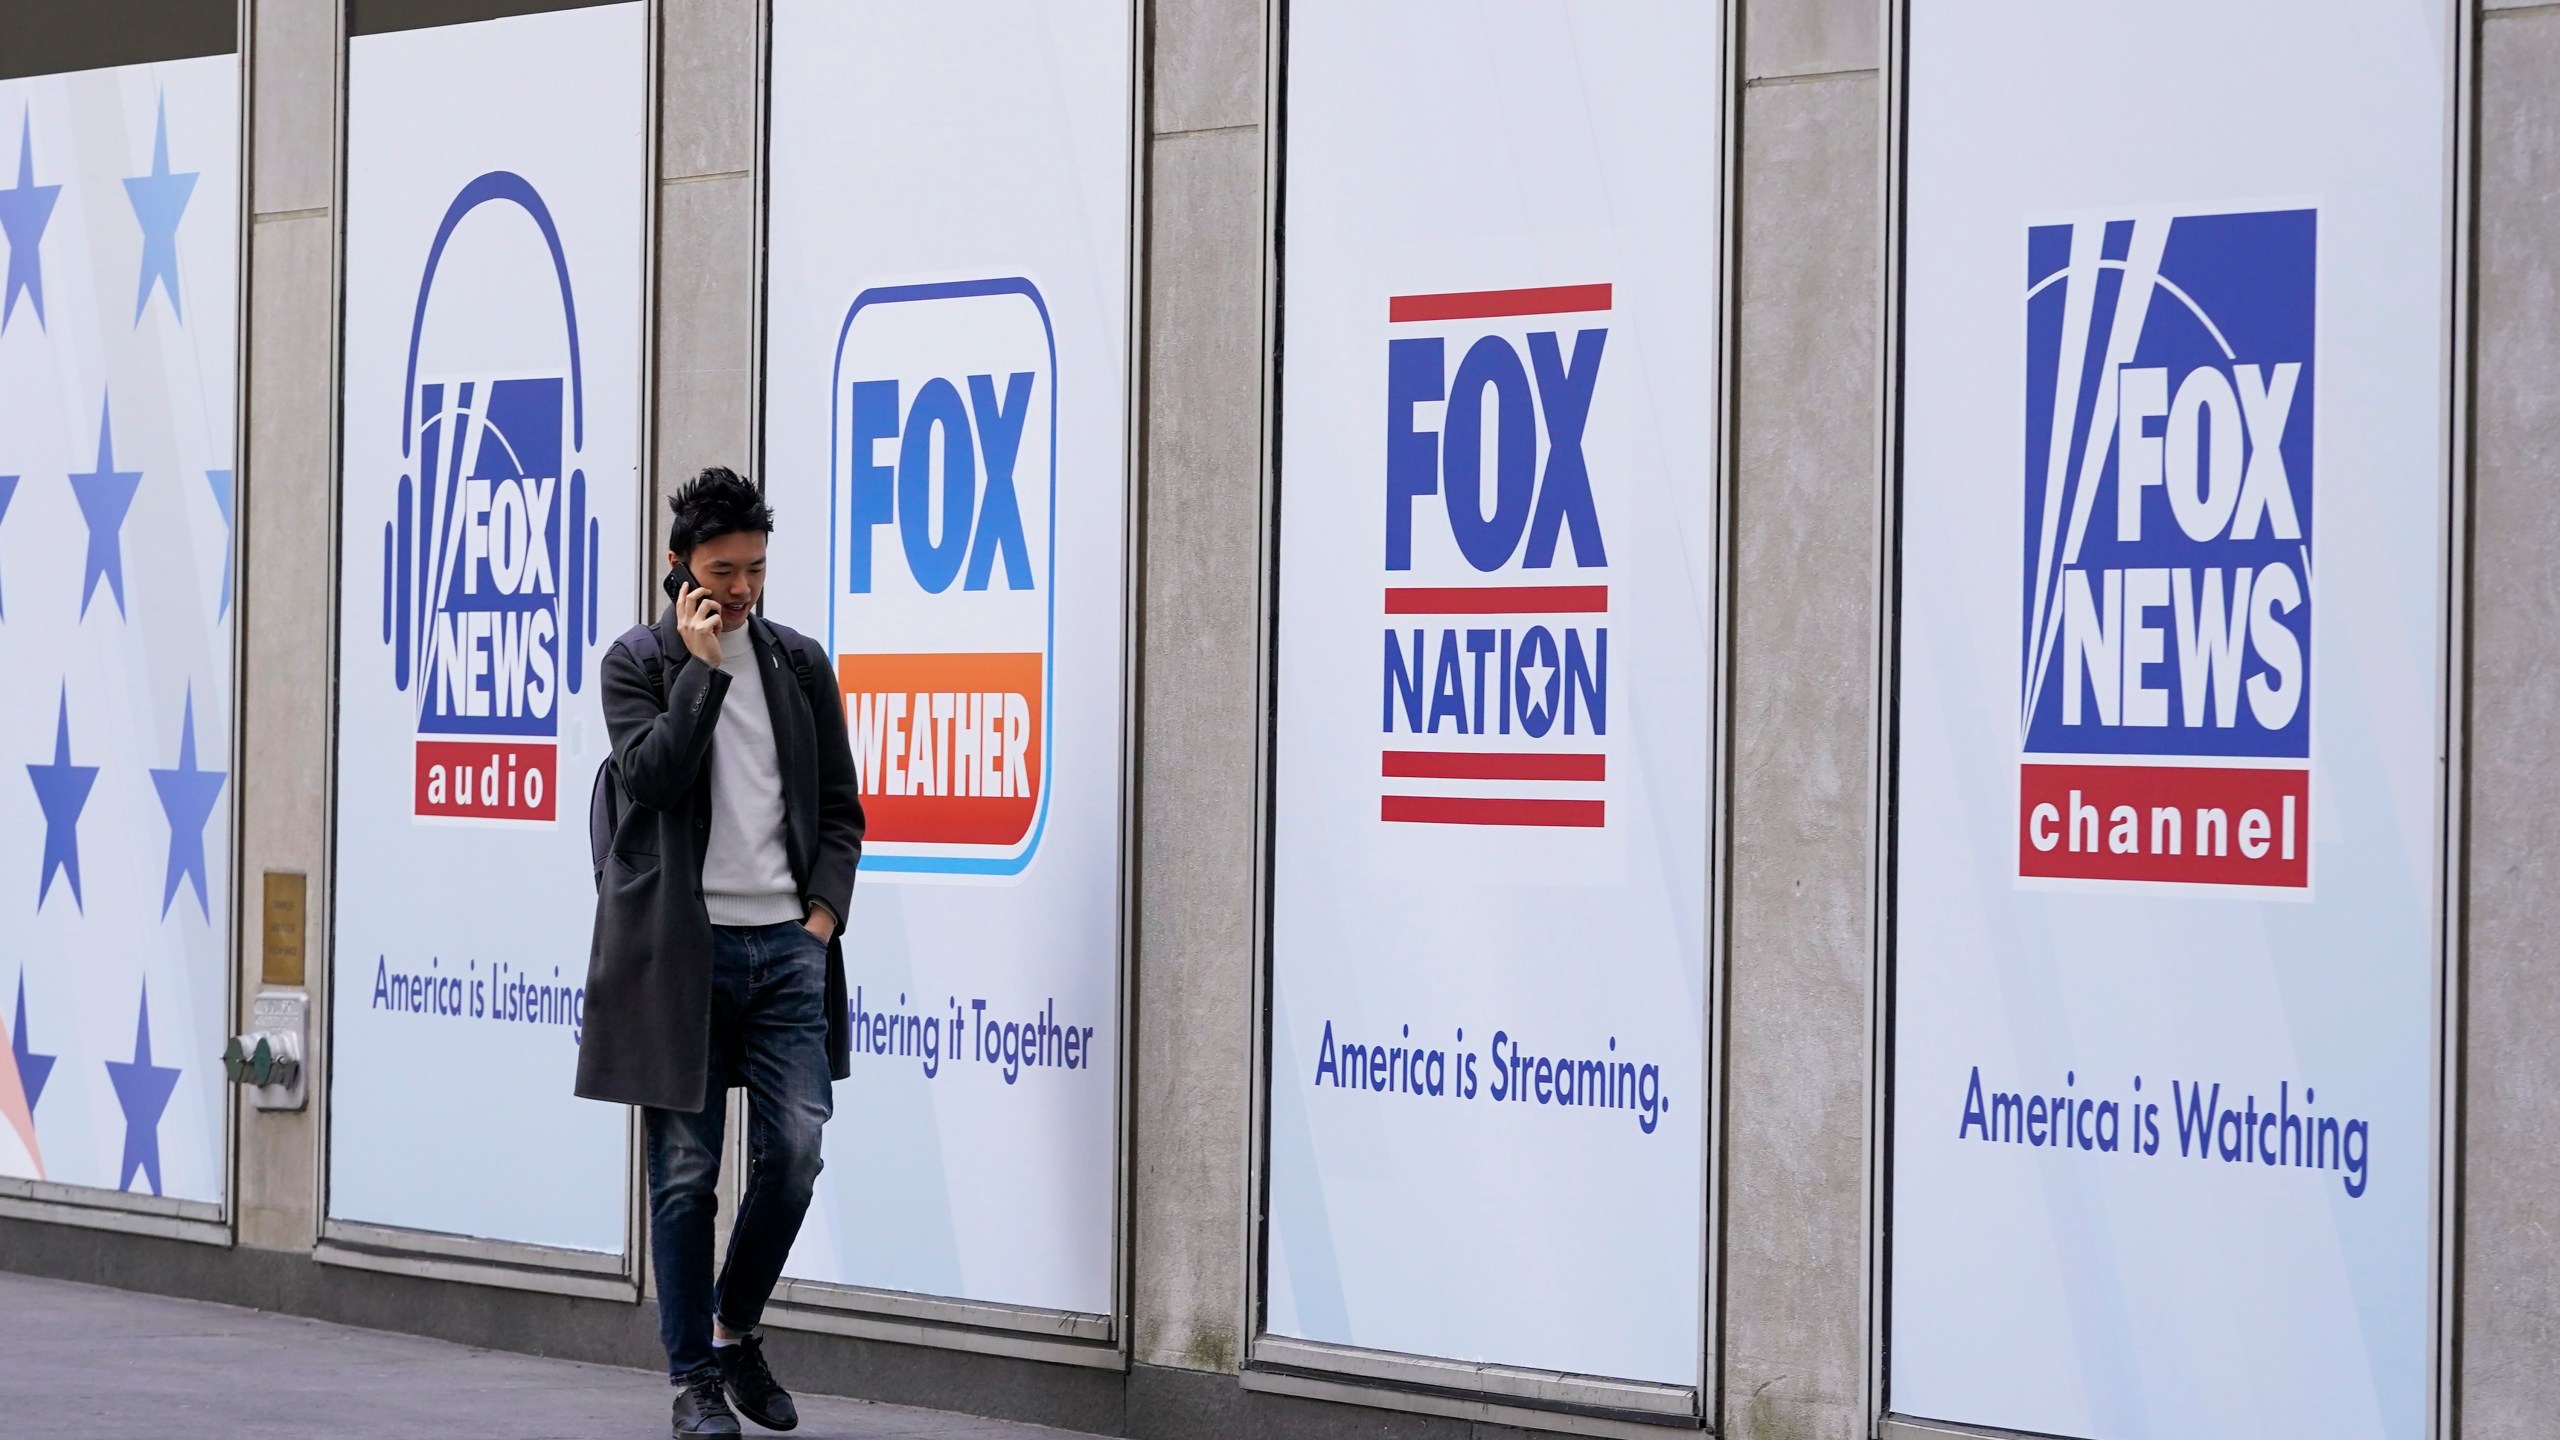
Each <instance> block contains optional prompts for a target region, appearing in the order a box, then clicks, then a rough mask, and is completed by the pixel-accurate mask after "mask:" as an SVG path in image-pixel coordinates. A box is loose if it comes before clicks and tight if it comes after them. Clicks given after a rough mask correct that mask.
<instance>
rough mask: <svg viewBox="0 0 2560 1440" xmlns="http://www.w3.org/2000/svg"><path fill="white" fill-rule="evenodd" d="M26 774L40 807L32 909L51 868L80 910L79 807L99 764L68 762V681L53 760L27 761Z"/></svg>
mask: <svg viewBox="0 0 2560 1440" xmlns="http://www.w3.org/2000/svg"><path fill="white" fill-rule="evenodd" d="M27 779H28V780H30V781H32V782H34V784H35V787H36V804H37V805H38V806H40V807H42V808H43V810H44V874H43V875H42V876H41V877H39V878H38V879H37V881H36V908H37V909H39V910H41V909H43V908H44V902H45V897H46V896H47V895H50V894H52V893H53V877H54V872H56V871H60V872H62V873H63V874H65V875H67V876H68V877H69V878H70V880H71V903H72V904H74V905H77V906H79V907H80V909H81V912H82V913H84V914H85V913H87V911H88V909H89V906H88V902H87V901H85V900H83V899H82V898H81V896H80V811H81V810H82V809H83V808H84V807H86V806H87V805H88V803H89V787H90V786H91V785H94V784H96V783H97V779H98V767H97V766H95V765H74V764H72V763H71V687H69V686H67V685H66V686H64V687H63V690H62V701H61V704H60V705H59V707H58V708H56V709H55V711H54V712H53V763H52V764H50V765H30V766H28V767H27Z"/></svg>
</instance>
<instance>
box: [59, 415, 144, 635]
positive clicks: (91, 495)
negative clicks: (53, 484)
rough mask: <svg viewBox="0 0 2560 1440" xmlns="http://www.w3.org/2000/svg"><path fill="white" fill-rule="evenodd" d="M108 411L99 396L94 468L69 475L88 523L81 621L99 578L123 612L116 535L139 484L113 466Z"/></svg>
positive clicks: (138, 478)
mask: <svg viewBox="0 0 2560 1440" xmlns="http://www.w3.org/2000/svg"><path fill="white" fill-rule="evenodd" d="M109 413H110V412H109V406H108V403H107V401H105V400H103V399H101V400H100V401H99V402H98V468H97V469H95V470H92V471H90V472H88V473H87V474H85V475H74V476H72V477H71V491H72V493H73V494H74V495H77V496H78V497H79V498H80V518H81V519H83V520H86V521H88V522H89V557H88V560H87V562H86V563H85V564H83V565H82V566H81V567H80V616H81V618H82V619H84V620H85V619H87V618H88V615H89V600H90V598H91V597H92V596H94V595H96V594H97V593H98V582H99V581H100V580H101V579H103V580H105V581H106V582H107V588H108V589H109V590H112V591H114V592H115V597H116V613H117V614H118V615H122V614H123V613H124V547H123V546H122V545H120V544H118V543H117V538H118V536H120V535H121V534H122V533H123V531H124V512H125V511H127V510H130V509H132V508H133V492H134V489H135V487H137V486H139V485H140V484H141V483H142V472H141V471H139V470H119V469H117V468H116V441H115V435H114V433H113V431H112V430H111V428H110V426H109V423H108V416H109Z"/></svg>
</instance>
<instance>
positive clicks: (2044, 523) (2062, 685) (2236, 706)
mask: <svg viewBox="0 0 2560 1440" xmlns="http://www.w3.org/2000/svg"><path fill="white" fill-rule="evenodd" d="M2318 237H2319V226H2318V215H2317V212H2315V211H2312V210H2307V209H2304V210H2271V211H2258V212H2251V213H2241V214H2213V215H2176V216H2171V215H2144V216H2139V217H2136V218H2132V219H2122V218H2118V219H2094V220H2088V221H2080V222H2074V223H2070V224H2058V225H2039V226H2035V227H2033V228H2031V229H2029V231H2028V232H2027V395H2026V400H2027V445H2026V462H2027V463H2026V475H2025V480H2026V507H2025V511H2026V535H2025V546H2024V554H2025V558H2026V561H2027V564H2026V569H2025V577H2024V585H2023V594H2022V605H2023V618H2024V624H2023V626H2022V630H2021V646H2020V650H2021V673H2022V678H2023V684H2022V712H2021V726H2022V731H2023V735H2024V744H2023V746H2022V750H2023V754H2022V757H2021V760H2020V763H2019V768H2018V872H2019V874H2020V875H2022V876H2028V877H2040V878H2048V879H2062V880H2074V881H2110V882H2137V883H2146V882H2147V883H2161V882H2167V883H2185V884H2204V885H2238V886H2256V887H2273V888H2277V889H2281V890H2290V891H2296V892H2299V891H2303V890H2307V889H2308V888H2309V886H2310V883H2311V868H2310V853H2311V843H2310V842H2311V711H2312V704H2311V698H2312V686H2311V681H2312V676H2311V658H2312V646H2311V635H2312V603H2313V599H2314V588H2313V584H2312V577H2313V575H2314V573H2315V566H2314V555H2315V551H2314V548H2313V504H2312V502H2313V494H2314V490H2315V481H2316V479H2317V474H2316V471H2315V469H2314V456H2313V453H2312V433H2313V427H2312V415H2313V401H2314V398H2315V396H2316V393H2317V386H2316V379H2317V376H2316V370H2315V364H2314V357H2315V349H2316V347H2315V345H2314V335H2313V318H2314V309H2315V300H2316V296H2317V288H2318V287H2317V273H2318V271H2317V263H2316V262H2317V250H2318Z"/></svg>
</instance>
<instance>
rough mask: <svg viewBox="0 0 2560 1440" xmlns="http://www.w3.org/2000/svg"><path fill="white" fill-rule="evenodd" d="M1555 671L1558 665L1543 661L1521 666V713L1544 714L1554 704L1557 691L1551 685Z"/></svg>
mask: <svg viewBox="0 0 2560 1440" xmlns="http://www.w3.org/2000/svg"><path fill="white" fill-rule="evenodd" d="M1555 673H1556V667H1554V666H1553V665H1548V664H1545V663H1543V662H1538V663H1531V664H1526V665H1523V666H1521V667H1520V697H1519V698H1520V713H1521V714H1523V715H1543V714H1545V713H1546V712H1547V711H1548V710H1549V709H1550V708H1551V707H1553V706H1554V704H1555V703H1556V697H1555V692H1554V691H1553V690H1551V689H1550V688H1549V686H1550V685H1551V684H1552V682H1553V681H1554V678H1555Z"/></svg>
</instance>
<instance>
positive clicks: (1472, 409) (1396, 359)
mask: <svg viewBox="0 0 2560 1440" xmlns="http://www.w3.org/2000/svg"><path fill="white" fill-rule="evenodd" d="M1611 303H1612V293H1611V289H1610V287H1609V286H1608V285H1605V284H1597V285H1558V286H1544V287H1539V288H1534V289H1522V290H1489V291H1472V292H1466V293H1459V294H1437V295H1399V296H1395V297H1393V298H1391V299H1390V300H1389V301H1388V302H1387V328H1388V338H1387V371H1386V384H1387V436H1386V467H1385V468H1386V506H1387V513H1386V557H1385V560H1386V575H1387V582H1388V583H1387V585H1386V587H1385V597H1384V610H1385V617H1384V618H1385V627H1384V633H1385V644H1384V649H1383V679H1382V681H1381V689H1382V692H1383V700H1382V703H1381V705H1380V713H1379V729H1380V731H1381V734H1382V737H1383V738H1382V741H1381V745H1380V751H1379V767H1378V768H1379V775H1380V778H1381V781H1382V794H1381V795H1380V798H1379V804H1378V818H1379V819H1380V820H1381V821H1382V822H1385V823H1390V824H1396V823H1403V824H1430V825H1491V826H1519V827H1550V826H1554V827H1565V828H1570V829H1593V828H1599V827H1602V826H1605V825H1606V824H1607V823H1608V802H1607V799H1606V782H1607V780H1608V770H1609V756H1608V734H1609V585H1608V566H1609V554H1608V543H1607V540H1606V538H1605V536H1604V535H1603V534H1602V530H1601V521H1600V507H1599V504H1598V502H1597V500H1596V499H1595V498H1594V495H1593V490H1592V478H1591V470H1590V465H1589V463H1588V461H1587V459H1586V456H1585V451H1584V432H1585V430H1586V429H1587V428H1588V426H1589V423H1590V419H1591V411H1592V398H1593V396H1594V394H1595V392H1596V391H1597V389H1598V387H1599V384H1600V376H1601V367H1602V363H1603V357H1604V356H1605V355H1606V353H1607V350H1608V344H1609V325H1608V315H1609V311H1610V308H1611Z"/></svg>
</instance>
